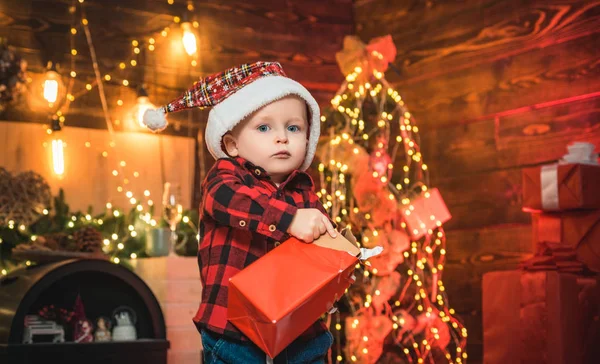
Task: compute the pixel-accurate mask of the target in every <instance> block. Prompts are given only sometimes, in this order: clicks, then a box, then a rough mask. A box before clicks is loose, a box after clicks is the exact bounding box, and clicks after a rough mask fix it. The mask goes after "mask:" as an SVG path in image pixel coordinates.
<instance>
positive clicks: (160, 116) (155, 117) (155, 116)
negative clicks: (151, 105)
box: [143, 109, 169, 131]
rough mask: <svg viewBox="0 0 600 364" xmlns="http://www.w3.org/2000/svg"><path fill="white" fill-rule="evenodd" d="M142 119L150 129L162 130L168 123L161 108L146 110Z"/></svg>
mask: <svg viewBox="0 0 600 364" xmlns="http://www.w3.org/2000/svg"><path fill="white" fill-rule="evenodd" d="M143 120H144V124H145V125H146V126H147V127H148V129H150V130H152V131H161V130H164V129H165V128H166V127H167V125H168V124H169V123H168V122H167V118H166V115H165V113H164V112H163V109H148V110H146V112H145V113H144V118H143Z"/></svg>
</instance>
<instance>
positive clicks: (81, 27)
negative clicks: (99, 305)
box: [0, 0, 199, 275]
mask: <svg viewBox="0 0 600 364" xmlns="http://www.w3.org/2000/svg"><path fill="white" fill-rule="evenodd" d="M167 3H168V4H169V5H173V4H174V1H173V0H169V1H167ZM78 6H79V11H78V9H77V7H78ZM84 6H85V0H72V1H71V5H70V6H69V9H68V11H69V14H70V15H71V27H70V30H69V33H70V36H69V46H70V62H69V66H70V67H69V70H68V72H67V74H68V84H67V85H66V87H64V85H63V83H62V80H61V78H62V77H61V76H60V75H59V74H58V72H57V70H56V68H55V65H53V64H49V65H48V70H47V72H46V75H45V81H44V94H43V96H44V99H46V101H47V102H48V108H49V110H53V111H51V115H50V122H51V125H47V126H45V129H46V133H47V134H48V135H50V136H51V137H52V138H53V140H52V141H51V143H48V142H44V143H43V146H44V148H48V147H51V153H52V154H53V164H54V165H53V167H54V172H55V174H57V175H58V176H59V177H60V176H61V175H62V174H63V173H64V167H65V166H64V155H63V153H64V148H65V147H67V145H66V143H65V142H63V140H62V139H61V138H60V133H59V131H60V130H61V129H62V127H64V124H65V121H66V116H67V115H68V111H69V108H70V106H71V104H72V103H73V102H75V101H76V100H77V99H79V98H81V97H82V96H84V95H86V94H87V93H89V92H92V91H93V90H97V89H99V88H100V87H99V85H100V84H101V83H102V82H107V83H108V82H111V83H115V82H118V84H119V85H121V86H122V87H125V88H129V87H130V81H129V80H128V77H127V75H126V72H127V71H128V70H129V69H133V68H135V67H137V66H141V65H140V60H139V55H140V54H141V52H142V48H144V49H146V50H147V51H149V52H154V51H155V50H156V49H157V47H159V44H160V43H161V40H164V39H167V38H168V36H169V33H170V31H171V29H172V27H173V26H181V28H182V32H183V36H182V40H181V41H182V45H183V47H184V49H185V51H186V53H187V54H188V55H189V57H190V65H191V66H192V67H196V66H197V65H198V51H197V50H198V48H197V40H196V36H195V34H194V29H195V28H198V27H199V24H198V22H197V21H192V22H189V21H185V22H182V18H181V17H179V16H174V17H173V23H172V25H170V26H167V27H165V28H163V29H162V30H160V31H159V32H156V33H153V34H150V35H149V36H146V37H144V38H141V39H132V40H131V54H130V56H128V57H127V58H126V59H125V60H123V61H121V62H117V65H118V66H117V67H115V69H113V70H112V71H109V72H105V73H104V74H103V75H102V77H101V78H100V79H98V78H96V79H94V80H93V81H89V80H88V81H83V83H85V85H84V86H83V87H82V88H81V89H80V90H78V91H74V89H75V86H76V80H77V79H79V78H80V75H78V71H79V70H77V69H76V58H77V57H81V56H82V53H81V52H80V50H79V49H77V47H76V36H78V35H79V34H81V33H85V31H87V32H88V35H89V27H90V21H89V20H88V18H87V16H86V13H85V8H84ZM186 9H187V11H188V12H192V11H194V5H193V2H192V1H190V0H188V1H186ZM78 13H79V15H80V16H79V17H78V15H77V14H78ZM188 17H189V16H187V15H186V16H184V18H188ZM86 38H87V43H88V46H89V48H90V52H91V50H92V49H93V42H92V39H91V36H90V37H86ZM93 63H94V67H98V64H97V62H94V61H93ZM80 73H81V72H80ZM99 92H100V91H99ZM101 97H105V95H101ZM123 106H124V102H123V100H122V99H121V98H119V99H118V100H117V101H116V105H111V107H116V108H119V107H123ZM149 107H154V105H152V104H150V103H147V104H146V105H145V108H149ZM144 110H145V109H144ZM144 110H141V112H140V115H141V114H143V111H144ZM105 112H108V110H105ZM120 122H121V121H120V120H119V119H113V118H110V117H108V118H107V129H108V130H109V134H110V141H109V143H108V148H107V147H102V148H101V149H99V150H98V152H99V153H100V154H101V155H102V157H103V158H108V157H109V154H113V155H114V156H116V160H117V165H116V166H115V168H114V169H113V170H112V171H111V174H112V176H113V177H114V178H115V179H116V185H117V186H116V190H117V192H119V193H122V194H124V195H125V197H126V198H127V200H128V201H129V203H130V204H131V207H132V208H135V210H136V211H137V212H138V213H139V215H138V217H139V219H140V220H141V221H143V222H144V223H145V224H146V225H147V226H150V227H155V226H157V225H158V222H157V220H156V219H155V218H154V217H153V216H152V207H153V206H154V201H153V200H152V199H151V196H150V191H149V190H148V189H143V193H141V195H142V196H136V195H135V194H134V192H133V188H131V186H132V184H134V181H136V180H138V181H139V180H141V179H140V173H139V172H138V171H136V170H129V169H128V163H127V161H126V160H125V159H124V158H119V156H118V154H119V153H118V147H117V143H116V136H115V133H114V125H119V124H120ZM113 124H114V125H113ZM83 146H84V147H85V148H92V147H93V145H92V143H91V142H90V141H85V142H84V143H83ZM110 150H112V151H111V152H110V153H109V151H110ZM136 184H137V183H136ZM128 187H129V188H128ZM138 187H139V186H138ZM105 207H106V210H105V212H104V214H103V216H101V217H98V216H92V215H90V214H83V215H81V216H75V215H72V216H70V218H69V221H68V223H67V226H66V228H73V227H74V226H75V224H76V223H85V224H89V225H92V226H93V225H96V226H102V225H103V224H104V222H105V220H106V218H107V217H110V216H113V217H119V216H121V215H123V214H125V211H124V210H123V209H119V208H118V207H116V206H114V205H113V202H111V201H108V202H107V203H106V205H105ZM49 213H50V211H48V209H44V211H43V214H44V215H48V214H49ZM182 221H183V222H184V223H185V224H188V225H189V226H190V227H191V228H192V229H193V230H194V231H197V227H196V226H195V224H194V223H193V222H192V221H191V220H190V218H189V217H188V216H183V217H182ZM8 228H9V229H18V230H19V232H20V233H21V234H23V235H28V236H29V238H30V240H31V241H32V242H33V241H36V240H37V238H38V237H37V236H36V235H35V234H32V233H31V232H30V231H29V229H28V226H26V225H24V224H18V223H16V222H15V221H9V222H8ZM143 229H145V226H134V225H133V224H129V225H128V226H127V234H126V235H119V233H118V231H114V232H113V233H112V234H111V235H110V236H108V237H106V238H104V239H103V244H104V249H103V250H104V252H105V253H107V254H108V255H109V256H110V259H111V260H112V261H113V262H114V263H120V262H121V258H119V256H118V255H119V252H121V251H123V250H124V248H125V240H126V239H127V238H129V237H136V236H138V235H139V234H140V233H141V231H140V230H143ZM1 243H2V241H1V239H0V244H1ZM137 257H138V253H136V252H133V253H131V254H130V255H129V257H128V258H129V259H136V258H137ZM31 264H32V262H31V261H26V262H25V263H24V265H26V266H29V265H31ZM20 266H21V265H17V266H15V267H14V268H19V267H20ZM8 273H9V270H8V269H7V268H6V267H4V268H2V269H1V270H0V274H2V275H7V274H8Z"/></svg>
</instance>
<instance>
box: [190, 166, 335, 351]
mask: <svg viewBox="0 0 600 364" xmlns="http://www.w3.org/2000/svg"><path fill="white" fill-rule="evenodd" d="M202 196H203V197H202V206H201V207H200V244H199V247H198V265H199V267H200V276H201V278H202V285H203V287H202V302H201V303H200V308H199V309H198V312H197V313H196V316H195V317H194V322H195V323H196V326H197V327H198V330H200V329H207V330H210V331H213V332H215V333H218V334H222V335H225V336H227V337H229V338H233V339H238V340H248V339H247V338H246V337H245V336H244V335H243V334H242V333H241V332H240V331H239V330H238V329H237V328H236V327H235V326H233V325H232V324H231V323H230V322H229V321H227V292H228V291H227V289H228V284H229V278H230V277H232V276H233V275H235V274H236V273H237V272H239V271H240V270H242V269H244V268H245V267H246V266H248V265H249V264H251V263H252V262H254V261H255V260H257V259H258V258H260V257H262V256H263V255H265V254H267V252H269V251H270V250H272V249H273V248H275V247H276V246H277V245H279V243H280V242H282V241H284V240H286V239H288V238H289V235H288V233H287V230H288V227H289V226H290V224H291V222H292V219H293V218H294V215H295V214H296V210H298V209H299V208H318V209H319V210H321V211H323V213H325V214H327V212H326V211H325V209H324V208H323V205H322V204H321V202H320V201H319V198H318V196H317V195H316V194H315V192H314V187H313V181H312V179H311V177H310V176H309V175H308V174H306V173H304V172H301V171H294V172H292V173H291V174H290V176H289V177H288V178H287V180H286V181H285V182H283V183H281V184H280V185H279V187H277V186H276V185H275V184H274V183H273V182H272V181H271V178H270V177H269V176H268V175H267V173H266V172H265V170H264V169H262V168H261V167H257V166H255V165H253V164H252V163H250V162H248V161H246V160H245V159H243V158H233V159H232V158H226V159H219V160H217V162H216V163H215V165H214V166H213V167H212V168H211V170H210V171H209V172H208V174H207V176H206V179H205V180H204V182H203V183H202ZM259 287H260V282H257V289H258V288H259ZM282 294H283V293H282ZM325 330H327V327H326V326H325V324H324V323H323V322H322V321H321V320H319V321H317V322H315V323H314V324H313V325H312V326H311V327H310V328H309V329H308V330H307V331H306V332H305V333H303V334H302V335H301V337H302V338H305V339H309V338H312V337H314V336H316V335H318V334H320V333H322V332H324V331H325Z"/></svg>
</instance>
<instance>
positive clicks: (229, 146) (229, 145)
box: [223, 133, 240, 157]
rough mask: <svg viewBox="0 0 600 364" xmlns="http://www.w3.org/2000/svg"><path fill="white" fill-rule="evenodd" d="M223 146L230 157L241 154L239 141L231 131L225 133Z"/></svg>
mask: <svg viewBox="0 0 600 364" xmlns="http://www.w3.org/2000/svg"><path fill="white" fill-rule="evenodd" d="M223 146H224V147H225V152H226V153H227V155H229V156H230V157H237V156H238V155H239V154H240V152H239V150H238V147H237V141H236V140H235V138H234V137H233V135H231V133H227V134H225V135H223Z"/></svg>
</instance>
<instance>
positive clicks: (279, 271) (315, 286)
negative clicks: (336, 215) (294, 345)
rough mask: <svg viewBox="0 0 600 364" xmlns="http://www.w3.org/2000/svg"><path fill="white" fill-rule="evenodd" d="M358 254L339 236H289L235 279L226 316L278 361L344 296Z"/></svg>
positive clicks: (232, 283)
mask: <svg viewBox="0 0 600 364" xmlns="http://www.w3.org/2000/svg"><path fill="white" fill-rule="evenodd" d="M359 254H360V250H359V249H358V248H357V246H356V245H355V244H353V243H351V242H350V241H348V240H346V239H345V238H344V237H343V236H342V235H341V234H338V235H337V237H336V238H335V239H333V238H331V237H330V236H329V235H323V236H321V238H319V239H318V240H316V241H315V242H313V243H312V244H306V243H303V242H301V241H299V240H297V239H294V238H291V239H289V240H287V241H285V242H284V243H283V244H281V245H280V246H278V247H277V248H275V249H273V250H272V251H270V252H269V253H267V254H266V255H265V256H263V257H262V258H260V259H259V260H257V261H256V262H254V263H252V264H250V265H249V266H248V267H246V268H244V269H243V270H242V271H240V272H239V273H237V274H236V275H235V276H233V277H232V278H231V280H230V281H229V299H228V309H227V317H228V319H229V321H230V322H231V323H233V324H234V325H235V326H236V327H237V328H238V329H240V331H242V332H243V333H244V334H245V335H246V336H248V338H250V340H252V341H253V342H254V343H255V344H256V345H257V346H258V347H260V348H261V349H262V350H263V351H264V352H265V353H267V355H269V356H270V357H271V358H274V357H275V356H277V354H279V353H280V352H281V351H282V350H283V349H285V348H286V347H287V346H288V345H289V344H290V343H291V342H292V341H294V340H295V339H296V338H297V337H298V336H300V335H301V334H302V333H303V332H304V331H306V329H308V327H310V326H311V325H312V324H313V323H314V322H315V321H316V320H317V319H319V317H320V316H321V315H322V314H324V313H325V312H327V311H328V310H329V309H331V308H332V306H333V304H334V303H335V302H336V301H337V300H338V299H339V298H340V297H341V296H342V295H343V294H344V292H345V290H346V289H347V288H348V287H349V286H350V284H351V283H352V282H353V278H351V275H352V273H353V271H354V269H355V265H356V264H357V263H358V258H357V257H358V255H359Z"/></svg>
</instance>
